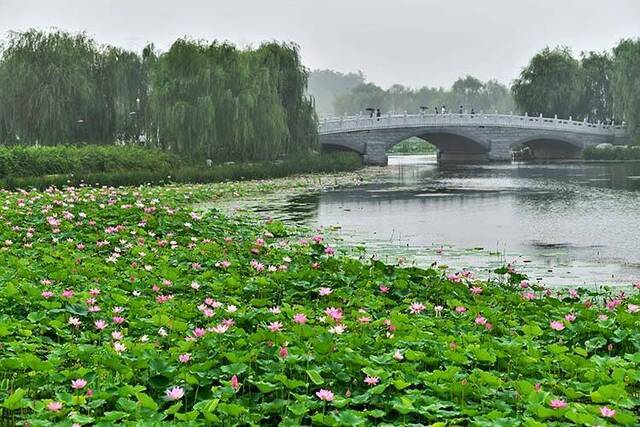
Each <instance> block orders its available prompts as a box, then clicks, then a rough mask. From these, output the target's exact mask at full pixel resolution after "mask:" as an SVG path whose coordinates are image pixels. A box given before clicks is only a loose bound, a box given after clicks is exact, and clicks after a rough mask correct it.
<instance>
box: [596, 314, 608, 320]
mask: <svg viewBox="0 0 640 427" xmlns="http://www.w3.org/2000/svg"><path fill="white" fill-rule="evenodd" d="M608 319H609V316H607V315H606V314H600V315H598V320H603V321H604V320H608Z"/></svg>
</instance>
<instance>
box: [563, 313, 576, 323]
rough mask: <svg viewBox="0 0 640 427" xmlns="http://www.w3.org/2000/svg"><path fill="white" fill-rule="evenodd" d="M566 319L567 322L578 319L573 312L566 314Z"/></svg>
mask: <svg viewBox="0 0 640 427" xmlns="http://www.w3.org/2000/svg"><path fill="white" fill-rule="evenodd" d="M564 320H566V321H567V322H573V321H574V320H576V315H575V314H573V313H569V314H567V315H566V316H564Z"/></svg>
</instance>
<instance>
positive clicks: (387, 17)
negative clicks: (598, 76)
mask: <svg viewBox="0 0 640 427" xmlns="http://www.w3.org/2000/svg"><path fill="white" fill-rule="evenodd" d="M32 27H36V28H49V27H60V28H64V29H67V30H72V31H78V30H86V31H87V32H88V33H89V34H91V35H93V36H94V37H95V38H96V39H97V40H98V41H100V42H106V43H111V44H114V45H118V46H122V47H126V48H130V49H140V48H141V47H142V46H143V45H144V44H145V43H146V42H147V41H152V42H154V43H155V45H156V46H157V47H158V48H160V49H166V48H167V47H168V46H169V45H170V43H171V42H172V41H173V40H175V39H176V38H177V37H180V36H184V35H188V36H192V37H195V38H204V39H225V40H230V41H232V42H234V43H237V44H240V45H243V46H244V45H250V44H252V45H256V44H258V43H259V42H260V41H262V40H272V39H276V40H287V41H295V42H296V43H298V44H299V45H300V47H301V51H302V56H303V60H304V62H305V64H306V65H307V66H308V67H309V68H312V69H315V68H332V69H336V70H340V71H355V70H358V69H359V70H362V71H363V72H364V73H365V75H366V76H367V77H368V79H369V80H371V81H373V82H375V83H377V84H380V85H382V86H385V87H386V86H389V85H391V84H393V83H402V84H404V85H407V86H413V87H416V86H423V85H430V86H440V85H441V86H450V85H451V83H452V82H453V81H454V80H455V79H456V78H457V77H458V76H461V75H465V74H472V75H475V76H477V77H479V78H481V79H483V80H485V79H489V78H497V79H498V80H500V81H501V82H503V83H508V82H510V81H511V80H512V79H513V78H514V77H516V76H517V74H518V73H519V71H520V69H521V67H522V66H524V65H525V64H526V63H527V61H528V60H529V58H530V57H531V56H532V55H533V54H534V53H535V52H536V51H538V50H540V49H542V48H543V47H545V46H547V45H551V46H555V45H559V44H562V45H567V46H569V47H571V48H572V49H573V51H574V53H576V54H578V53H579V52H580V51H583V50H602V49H608V48H611V47H612V46H614V45H615V44H616V42H617V41H618V40H619V39H621V38H624V37H634V38H635V37H640V0H607V1H603V0H533V1H528V2H523V1H517V0H473V1H468V0H457V1H451V0H438V1H432V0H387V1H380V0H366V1H361V0H313V1H312V0H208V1H207V0H181V1H175V0H173V1H168V0H0V34H1V35H2V37H3V38H4V37H5V36H6V34H7V32H8V31H10V30H24V29H27V28H32Z"/></svg>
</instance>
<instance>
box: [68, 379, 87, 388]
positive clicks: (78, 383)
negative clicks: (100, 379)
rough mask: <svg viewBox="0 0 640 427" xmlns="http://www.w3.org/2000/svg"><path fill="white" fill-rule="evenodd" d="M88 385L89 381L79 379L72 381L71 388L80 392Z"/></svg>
mask: <svg viewBox="0 0 640 427" xmlns="http://www.w3.org/2000/svg"><path fill="white" fill-rule="evenodd" d="M86 385H87V380H85V379H83V378H78V379H77V380H73V381H71V388H73V389H74V390H79V389H81V388H84V386H86Z"/></svg>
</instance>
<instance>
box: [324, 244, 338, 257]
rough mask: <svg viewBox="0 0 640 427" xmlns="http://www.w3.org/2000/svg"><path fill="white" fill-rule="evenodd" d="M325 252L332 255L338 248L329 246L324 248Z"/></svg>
mask: <svg viewBox="0 0 640 427" xmlns="http://www.w3.org/2000/svg"><path fill="white" fill-rule="evenodd" d="M324 253H325V254H327V255H329V256H331V255H333V254H334V253H336V250H335V249H334V248H333V247H332V246H327V247H326V248H324Z"/></svg>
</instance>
